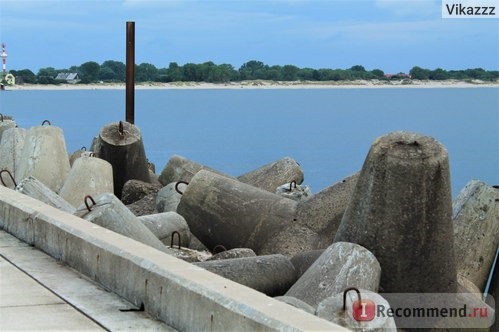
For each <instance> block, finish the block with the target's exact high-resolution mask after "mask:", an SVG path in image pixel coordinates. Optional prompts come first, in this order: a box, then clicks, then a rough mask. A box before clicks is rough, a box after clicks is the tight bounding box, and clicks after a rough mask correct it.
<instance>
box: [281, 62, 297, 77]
mask: <svg viewBox="0 0 499 332" xmlns="http://www.w3.org/2000/svg"><path fill="white" fill-rule="evenodd" d="M299 70H300V69H299V68H298V67H296V66H293V65H285V66H284V67H282V79H283V80H285V81H296V80H297V79H298V71H299Z"/></svg>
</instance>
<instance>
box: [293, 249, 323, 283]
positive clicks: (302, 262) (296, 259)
mask: <svg viewBox="0 0 499 332" xmlns="http://www.w3.org/2000/svg"><path fill="white" fill-rule="evenodd" d="M323 252H324V250H323V249H318V250H310V251H303V252H299V253H297V254H296V255H294V256H293V257H291V263H292V264H293V266H294V267H295V270H296V273H297V274H298V278H300V277H301V276H302V275H303V274H304V273H305V271H307V270H308V268H309V267H310V266H312V264H314V262H315V261H316V260H317V259H318V258H319V257H320V256H321V255H322V253H323Z"/></svg>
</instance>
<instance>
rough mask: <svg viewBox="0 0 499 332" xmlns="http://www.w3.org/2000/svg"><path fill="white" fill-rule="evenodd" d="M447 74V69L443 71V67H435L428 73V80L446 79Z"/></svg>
mask: <svg viewBox="0 0 499 332" xmlns="http://www.w3.org/2000/svg"><path fill="white" fill-rule="evenodd" d="M448 78H449V76H448V74H447V71H445V70H444V69H442V68H437V69H435V70H433V71H431V72H430V75H429V79H430V80H438V81H441V80H446V79H448Z"/></svg>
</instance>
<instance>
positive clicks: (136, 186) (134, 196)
mask: <svg viewBox="0 0 499 332" xmlns="http://www.w3.org/2000/svg"><path fill="white" fill-rule="evenodd" d="M160 188H161V187H159V186H158V185H156V184H152V183H148V182H144V181H140V180H128V181H127V182H125V184H124V185H123V189H122V191H121V201H122V202H123V204H125V205H128V204H132V203H135V202H137V201H139V200H141V199H142V198H144V197H146V196H147V195H150V194H156V193H157V192H158V191H159V189H160ZM162 212H163V211H162Z"/></svg>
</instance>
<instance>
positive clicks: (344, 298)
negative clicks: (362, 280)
mask: <svg viewBox="0 0 499 332" xmlns="http://www.w3.org/2000/svg"><path fill="white" fill-rule="evenodd" d="M351 290H353V291H355V292H356V293H357V297H358V298H359V303H360V302H362V299H361V298H360V291H359V289H358V288H356V287H350V288H347V289H345V291H344V292H343V311H345V310H346V309H347V293H348V292H349V291H351Z"/></svg>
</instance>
